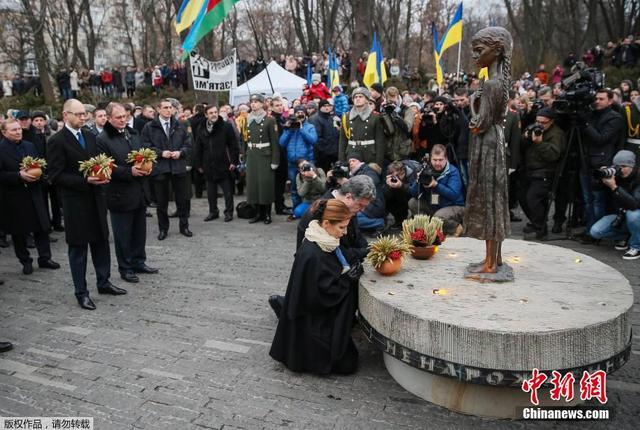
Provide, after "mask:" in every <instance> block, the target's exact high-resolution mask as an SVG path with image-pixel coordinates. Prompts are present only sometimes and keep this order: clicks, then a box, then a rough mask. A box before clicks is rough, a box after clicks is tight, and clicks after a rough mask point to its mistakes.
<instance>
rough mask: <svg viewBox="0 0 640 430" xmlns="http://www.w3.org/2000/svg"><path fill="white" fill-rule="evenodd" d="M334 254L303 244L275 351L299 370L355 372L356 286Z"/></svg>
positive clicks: (295, 264)
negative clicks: (352, 334) (352, 331)
mask: <svg viewBox="0 0 640 430" xmlns="http://www.w3.org/2000/svg"><path fill="white" fill-rule="evenodd" d="M341 270H342V266H341V264H340V262H339V261H338V258H337V257H336V256H335V254H333V253H328V252H323V251H322V250H321V249H320V247H319V246H318V245H317V244H316V243H314V242H310V241H308V240H304V241H303V242H302V244H301V245H300V248H298V251H297V253H296V257H295V260H294V262H293V268H292V269H291V275H290V277H289V285H288V286H287V293H286V295H285V298H284V306H283V308H282V314H281V315H280V319H279V321H278V327H277V329H276V335H275V337H274V339H273V343H272V345H271V350H270V351H269V354H270V355H271V357H273V358H274V359H275V360H278V361H280V362H282V363H283V364H284V365H285V366H287V367H288V368H289V369H290V370H293V371H294V372H310V373H316V374H328V373H342V374H348V373H353V372H355V370H356V369H357V367H358V350H357V349H356V347H355V344H354V343H353V339H351V328H352V326H353V317H354V313H355V309H356V303H355V298H356V295H355V292H356V290H355V288H357V285H354V284H353V283H352V282H351V281H350V280H349V279H347V278H346V277H342V276H340V272H341Z"/></svg>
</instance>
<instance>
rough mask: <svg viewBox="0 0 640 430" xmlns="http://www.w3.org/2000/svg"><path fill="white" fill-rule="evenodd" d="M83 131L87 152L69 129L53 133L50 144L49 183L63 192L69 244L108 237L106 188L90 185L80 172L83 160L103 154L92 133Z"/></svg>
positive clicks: (81, 243) (80, 243)
mask: <svg viewBox="0 0 640 430" xmlns="http://www.w3.org/2000/svg"><path fill="white" fill-rule="evenodd" d="M81 132H82V136H83V137H84V140H85V142H86V145H87V146H86V149H83V148H82V146H80V143H79V142H78V139H77V138H76V137H75V136H74V135H73V133H71V131H69V129H67V127H63V128H62V130H60V131H58V132H57V133H56V134H54V135H53V136H52V137H51V138H50V139H49V142H48V145H47V149H48V150H47V163H48V166H47V171H48V172H49V181H50V182H51V183H52V184H54V185H55V186H56V187H57V188H58V191H59V193H60V199H61V201H62V209H63V212H64V224H65V236H66V240H67V243H68V244H69V245H85V244H87V243H89V242H96V241H101V240H107V239H108V238H109V227H108V224H107V204H106V199H105V186H104V185H90V184H89V183H88V182H87V179H86V178H85V177H84V176H83V175H82V173H80V171H79V170H78V168H79V167H80V164H79V163H80V162H81V161H86V160H88V159H89V158H91V157H95V156H96V155H98V154H99V153H100V151H99V150H98V145H97V144H96V137H95V136H94V135H93V133H91V132H90V131H88V130H85V129H82V131H81Z"/></svg>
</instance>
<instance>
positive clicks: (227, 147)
mask: <svg viewBox="0 0 640 430" xmlns="http://www.w3.org/2000/svg"><path fill="white" fill-rule="evenodd" d="M205 115H206V118H207V119H206V121H205V122H204V123H203V124H202V125H201V126H200V127H198V131H197V134H196V143H195V151H194V152H195V154H194V166H195V167H196V169H197V170H198V172H200V173H202V174H204V176H205V178H206V179H207V199H208V200H209V215H207V217H206V218H205V219H204V220H205V221H212V220H214V219H216V218H218V217H219V216H220V215H219V212H218V194H217V191H218V185H220V187H221V188H222V192H223V193H224V221H225V222H229V221H231V220H232V219H233V182H234V177H233V171H234V170H235V168H236V165H238V145H237V143H236V136H235V133H234V131H233V128H232V127H231V124H229V123H228V122H227V121H225V120H224V119H223V118H222V117H221V116H219V115H218V107H217V106H214V105H211V106H208V107H207V109H206V111H205Z"/></svg>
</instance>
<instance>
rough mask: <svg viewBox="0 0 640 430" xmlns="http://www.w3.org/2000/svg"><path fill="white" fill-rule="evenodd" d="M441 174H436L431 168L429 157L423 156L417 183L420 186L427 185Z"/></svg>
mask: <svg viewBox="0 0 640 430" xmlns="http://www.w3.org/2000/svg"><path fill="white" fill-rule="evenodd" d="M441 173H442V172H438V171H437V170H435V169H434V168H433V166H432V165H431V161H430V160H429V156H428V155H425V156H424V157H423V158H422V168H421V169H420V173H418V183H419V184H420V185H429V184H430V183H431V181H433V180H434V179H437V178H438V177H439V176H440V174H441Z"/></svg>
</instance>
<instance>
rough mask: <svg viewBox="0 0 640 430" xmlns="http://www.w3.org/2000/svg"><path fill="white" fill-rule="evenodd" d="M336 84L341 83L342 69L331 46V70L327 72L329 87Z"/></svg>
mask: <svg viewBox="0 0 640 430" xmlns="http://www.w3.org/2000/svg"><path fill="white" fill-rule="evenodd" d="M336 85H340V70H339V69H338V59H337V58H336V54H335V53H333V52H332V51H331V48H329V72H328V73H327V87H328V88H329V89H330V90H331V89H333V87H335V86H336Z"/></svg>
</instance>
